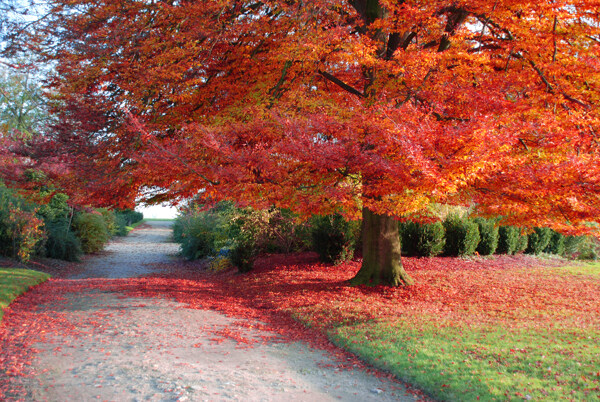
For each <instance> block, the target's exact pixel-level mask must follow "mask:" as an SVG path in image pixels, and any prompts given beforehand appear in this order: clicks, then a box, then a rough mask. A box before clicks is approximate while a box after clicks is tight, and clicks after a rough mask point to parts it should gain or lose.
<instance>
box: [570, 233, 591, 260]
mask: <svg viewBox="0 0 600 402" xmlns="http://www.w3.org/2000/svg"><path fill="white" fill-rule="evenodd" d="M586 242H587V239H586V236H566V237H565V255H566V256H570V257H573V256H576V255H577V254H579V253H581V249H582V247H584V246H585V244H586Z"/></svg>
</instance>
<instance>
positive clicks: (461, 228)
mask: <svg viewBox="0 0 600 402" xmlns="http://www.w3.org/2000/svg"><path fill="white" fill-rule="evenodd" d="M444 228H445V229H446V246H445V248H444V254H446V255H451V256H467V255H472V254H473V253H475V249H476V248H477V245H478V244H479V226H478V225H477V223H475V222H474V221H473V220H472V219H468V218H461V217H460V216H458V215H448V216H447V217H446V220H445V221H444Z"/></svg>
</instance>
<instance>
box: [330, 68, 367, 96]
mask: <svg viewBox="0 0 600 402" xmlns="http://www.w3.org/2000/svg"><path fill="white" fill-rule="evenodd" d="M318 73H319V74H320V75H321V76H322V77H324V78H326V79H327V80H329V81H331V82H333V83H334V84H335V85H337V86H338V87H340V88H342V89H343V90H344V91H346V92H350V93H351V94H352V95H356V96H359V97H361V98H366V97H367V96H366V95H365V94H364V93H362V92H360V91H359V90H358V89H356V88H354V87H352V86H350V85H348V84H346V83H345V82H344V81H342V80H340V79H338V78H335V77H334V76H333V75H331V74H329V73H328V72H327V71H322V70H319V71H318Z"/></svg>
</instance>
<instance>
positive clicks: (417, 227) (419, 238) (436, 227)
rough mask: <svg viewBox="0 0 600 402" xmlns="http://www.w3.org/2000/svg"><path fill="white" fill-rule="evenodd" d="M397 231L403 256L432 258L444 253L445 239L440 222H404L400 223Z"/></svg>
mask: <svg viewBox="0 0 600 402" xmlns="http://www.w3.org/2000/svg"><path fill="white" fill-rule="evenodd" d="M399 230H400V236H401V246H402V251H403V254H406V255H409V256H420V257H433V256H436V255H438V254H440V253H441V252H442V251H444V246H445V245H446V239H445V237H444V235H445V230H444V225H442V223H441V222H434V223H425V224H421V223H417V222H413V221H406V222H403V223H400V227H399Z"/></svg>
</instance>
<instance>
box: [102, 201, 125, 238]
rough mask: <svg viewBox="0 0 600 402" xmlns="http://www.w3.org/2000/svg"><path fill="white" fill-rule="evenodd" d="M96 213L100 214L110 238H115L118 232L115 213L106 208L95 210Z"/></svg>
mask: <svg viewBox="0 0 600 402" xmlns="http://www.w3.org/2000/svg"><path fill="white" fill-rule="evenodd" d="M97 212H100V214H102V218H103V219H104V223H105V224H106V229H108V233H110V235H111V236H116V235H117V234H118V233H119V232H120V228H119V223H118V220H117V215H116V213H115V212H114V211H111V210H109V209H106V208H99V209H97Z"/></svg>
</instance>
